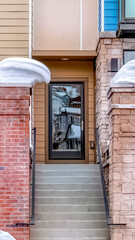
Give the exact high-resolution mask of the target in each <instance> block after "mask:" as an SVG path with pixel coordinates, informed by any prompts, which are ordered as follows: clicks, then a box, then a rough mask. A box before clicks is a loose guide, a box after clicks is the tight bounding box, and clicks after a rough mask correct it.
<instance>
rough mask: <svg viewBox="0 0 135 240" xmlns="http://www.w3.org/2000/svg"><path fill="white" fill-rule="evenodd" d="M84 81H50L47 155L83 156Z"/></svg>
mask: <svg viewBox="0 0 135 240" xmlns="http://www.w3.org/2000/svg"><path fill="white" fill-rule="evenodd" d="M84 150H85V143H84V86H83V83H70V84H69V83H62V82H59V83H58V82H55V83H50V85H49V158H50V159H84Z"/></svg>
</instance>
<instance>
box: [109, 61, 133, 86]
mask: <svg viewBox="0 0 135 240" xmlns="http://www.w3.org/2000/svg"><path fill="white" fill-rule="evenodd" d="M110 87H135V60H132V61H130V62H128V63H126V64H125V65H124V66H123V67H122V68H121V69H120V70H119V72H118V73H116V74H115V76H114V78H113V79H112V81H111V85H110Z"/></svg>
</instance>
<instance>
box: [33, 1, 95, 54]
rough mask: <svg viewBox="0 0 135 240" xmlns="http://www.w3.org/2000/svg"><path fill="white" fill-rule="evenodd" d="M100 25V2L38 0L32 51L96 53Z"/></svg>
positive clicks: (36, 2)
mask: <svg viewBox="0 0 135 240" xmlns="http://www.w3.org/2000/svg"><path fill="white" fill-rule="evenodd" d="M91 23H92V24H91ZM97 25H98V1H97V0H87V1H85V0H82V1H78V0H68V1H67V0H57V1H55V0H35V1H34V46H33V50H95V49H96V44H97V34H98V29H97V28H98V26H97ZM91 33H92V34H91Z"/></svg>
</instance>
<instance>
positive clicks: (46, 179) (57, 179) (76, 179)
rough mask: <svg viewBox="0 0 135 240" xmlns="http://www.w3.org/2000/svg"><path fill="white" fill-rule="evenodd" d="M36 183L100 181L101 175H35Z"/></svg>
mask: <svg viewBox="0 0 135 240" xmlns="http://www.w3.org/2000/svg"><path fill="white" fill-rule="evenodd" d="M36 183H37V184H38V183H55V184H56V183H62V184H64V183H72V184H73V183H83V184H85V183H101V177H99V176H95V177H93V176H92V177H78V176H77V177H74V176H69V177H46V176H44V177H43V176H42V177H36Z"/></svg>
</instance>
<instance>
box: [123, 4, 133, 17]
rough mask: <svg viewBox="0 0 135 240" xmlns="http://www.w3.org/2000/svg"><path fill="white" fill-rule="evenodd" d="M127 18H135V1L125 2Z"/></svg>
mask: <svg viewBox="0 0 135 240" xmlns="http://www.w3.org/2000/svg"><path fill="white" fill-rule="evenodd" d="M125 18H135V0H125Z"/></svg>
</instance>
